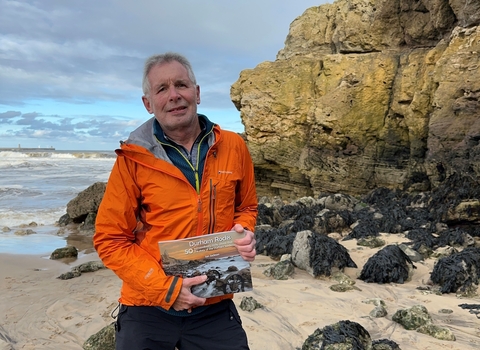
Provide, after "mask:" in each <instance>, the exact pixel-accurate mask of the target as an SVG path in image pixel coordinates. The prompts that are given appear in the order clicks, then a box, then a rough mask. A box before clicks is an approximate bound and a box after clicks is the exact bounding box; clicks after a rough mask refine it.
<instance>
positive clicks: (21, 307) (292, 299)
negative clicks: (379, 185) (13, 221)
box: [0, 235, 480, 350]
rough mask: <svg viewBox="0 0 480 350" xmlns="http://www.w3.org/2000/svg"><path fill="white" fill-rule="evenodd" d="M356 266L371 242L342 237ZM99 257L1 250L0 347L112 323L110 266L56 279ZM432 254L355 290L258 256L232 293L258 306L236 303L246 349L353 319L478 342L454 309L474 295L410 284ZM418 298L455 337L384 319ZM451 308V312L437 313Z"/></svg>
mask: <svg viewBox="0 0 480 350" xmlns="http://www.w3.org/2000/svg"><path fill="white" fill-rule="evenodd" d="M386 238H387V239H388V241H389V243H393V242H395V241H404V240H405V239H404V238H401V237H400V236H399V235H390V236H388V237H386ZM342 244H344V245H345V246H346V247H347V248H348V249H349V252H350V255H351V257H352V259H353V260H354V261H355V262H356V263H357V265H358V268H356V269H353V268H349V269H346V270H345V273H346V274H347V275H349V276H350V277H352V278H356V277H357V275H358V274H359V273H360V271H361V268H362V266H363V264H364V263H365V262H366V261H367V259H368V258H369V257H370V256H371V255H373V254H374V253H375V252H376V251H378V249H370V248H364V247H359V246H357V245H356V241H355V240H352V241H346V242H342ZM92 260H98V256H97V255H96V253H89V254H84V255H82V256H80V258H79V259H77V260H76V261H74V262H71V263H69V264H67V263H65V262H60V261H52V260H49V259H48V257H41V256H24V255H6V254H0V264H1V266H2V268H1V270H0V292H1V294H2V299H1V302H0V314H1V315H2V318H1V322H0V350H4V349H36V350H41V349H52V350H53V349H62V350H69V349H72V350H74V349H75V350H76V349H82V345H83V343H84V342H85V341H86V340H87V338H88V337H89V336H90V335H92V334H94V333H96V332H98V331H99V330H100V329H102V328H103V327H104V326H106V325H108V324H109V323H110V322H112V319H111V317H110V314H111V312H112V311H113V310H114V308H115V306H116V305H117V298H118V293H119V288H120V281H119V279H118V278H117V277H116V276H115V275H114V274H113V272H111V271H110V270H99V271H96V272H90V273H84V274H82V275H81V276H80V277H77V278H73V279H70V280H60V279H57V278H56V277H58V276H59V275H60V274H61V273H64V272H67V271H70V269H71V268H72V267H73V266H76V265H79V264H81V263H83V262H87V261H92ZM434 262H435V260H433V259H429V260H426V261H425V262H423V263H416V264H415V265H416V266H417V269H416V270H415V273H414V276H413V278H412V280H411V281H409V282H408V283H405V284H387V285H379V284H373V283H365V282H363V281H361V280H358V279H357V280H356V285H355V286H356V287H358V289H359V290H353V291H348V292H343V293H342V292H334V291H332V290H330V289H329V286H331V285H333V284H335V283H336V282H334V281H332V280H330V279H327V278H317V279H315V278H313V277H311V276H310V275H309V274H308V273H306V272H305V271H302V270H298V269H297V270H296V271H295V273H294V275H293V276H292V278H290V279H288V280H273V279H272V278H270V277H266V276H265V275H264V274H263V271H264V270H265V269H266V268H267V267H268V266H269V264H273V263H275V261H273V260H271V259H270V258H269V257H266V256H263V255H259V256H258V257H257V259H256V260H255V262H254V263H253V264H252V276H253V284H254V290H253V291H251V292H245V293H239V294H237V295H236V297H235V302H236V304H237V306H239V305H240V302H241V300H242V297H244V296H251V297H253V298H255V299H256V300H257V301H258V302H259V303H261V304H262V305H263V306H264V307H263V308H262V309H257V310H255V311H253V312H247V311H243V310H240V308H239V312H240V316H241V317H242V321H243V324H244V327H245V329H246V331H247V334H248V337H249V344H250V348H251V349H252V350H260V349H279V350H287V349H299V348H301V346H302V344H303V342H304V341H305V339H306V338H307V337H308V336H309V335H310V334H312V333H313V332H314V331H315V329H317V328H323V327H324V326H326V325H330V324H333V323H336V322H338V321H341V320H350V321H355V322H357V323H359V324H361V325H362V326H363V327H364V328H365V329H367V331H368V332H369V333H370V335H371V337H372V339H373V340H375V339H382V338H386V339H391V340H393V341H395V342H396V343H397V344H399V346H400V348H401V349H402V350H410V349H412V350H415V349H419V350H434V349H455V350H468V349H472V350H473V349H479V348H480V320H479V319H477V317H476V316H475V315H474V314H471V313H469V312H468V310H464V309H462V308H460V307H459V306H458V305H459V304H462V303H467V304H480V298H474V299H467V298H465V299H460V298H458V297H456V296H455V295H453V294H445V295H441V296H440V295H435V294H427V293H426V292H424V291H420V290H417V289H416V287H418V286H421V285H424V284H425V283H426V281H427V280H428V278H429V274H430V272H431V271H432V268H433V264H434ZM370 298H381V299H383V300H384V301H385V303H386V305H387V310H388V315H387V316H386V317H383V318H372V317H370V316H369V312H370V311H371V310H372V309H373V307H374V306H373V305H372V304H368V303H365V301H366V300H367V299H370ZM418 304H420V305H424V306H425V307H426V308H427V309H428V311H429V313H430V315H431V316H432V318H433V321H434V324H437V325H439V326H442V327H448V328H450V329H451V330H452V331H453V333H454V334H455V337H456V341H441V340H438V339H435V338H433V337H431V336H428V335H424V334H421V333H417V332H416V331H409V330H405V329H404V328H403V327H402V326H401V325H399V324H397V323H395V322H393V321H392V320H391V317H392V315H393V314H394V313H395V311H396V310H398V309H401V308H409V307H411V306H413V305H418ZM440 309H451V310H452V311H453V312H452V313H451V314H443V313H439V310H440Z"/></svg>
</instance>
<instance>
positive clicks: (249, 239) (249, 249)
mask: <svg viewBox="0 0 480 350" xmlns="http://www.w3.org/2000/svg"><path fill="white" fill-rule="evenodd" d="M233 230H234V231H235V232H238V233H245V237H243V238H239V239H236V240H235V241H233V243H235V246H236V247H237V249H238V252H239V253H240V256H241V257H242V258H243V260H246V261H253V260H255V255H257V252H256V251H255V244H256V241H255V235H254V233H253V232H252V231H248V230H246V229H244V228H243V227H242V225H240V224H235V226H233Z"/></svg>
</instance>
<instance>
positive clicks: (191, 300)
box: [172, 275, 207, 312]
mask: <svg viewBox="0 0 480 350" xmlns="http://www.w3.org/2000/svg"><path fill="white" fill-rule="evenodd" d="M206 280H207V276H206V275H202V276H196V277H191V278H184V279H183V283H182V289H181V290H180V294H178V297H177V300H175V302H174V303H173V305H172V308H173V309H174V310H175V311H182V310H188V312H191V311H192V308H193V307H197V306H202V305H203V304H205V301H206V300H207V299H205V298H199V297H197V296H195V295H193V294H192V291H191V290H190V288H191V287H193V286H196V285H197V284H202V283H203V282H205V281H206Z"/></svg>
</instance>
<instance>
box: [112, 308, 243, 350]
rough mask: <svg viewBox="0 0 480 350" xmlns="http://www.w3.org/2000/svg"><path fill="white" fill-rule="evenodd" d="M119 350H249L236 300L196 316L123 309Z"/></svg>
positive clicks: (118, 336) (118, 319)
mask: <svg viewBox="0 0 480 350" xmlns="http://www.w3.org/2000/svg"><path fill="white" fill-rule="evenodd" d="M116 330H117V331H116V333H115V342H116V347H115V349H116V350H147V349H148V350H174V349H175V348H177V349H179V350H200V349H205V350H207V349H208V350H248V349H249V348H248V341H247V335H246V333H245V331H244V330H243V328H242V321H241V320H240V316H239V315H238V311H237V309H236V307H235V304H234V303H233V301H232V300H223V301H221V302H220V303H218V304H214V305H211V306H210V307H208V308H207V309H206V310H205V311H202V312H201V313H199V314H197V315H193V316H186V317H180V316H172V315H169V314H167V313H166V312H164V311H162V310H159V309H157V308H156V307H152V306H125V305H121V306H120V311H119V313H118V318H117V323H116Z"/></svg>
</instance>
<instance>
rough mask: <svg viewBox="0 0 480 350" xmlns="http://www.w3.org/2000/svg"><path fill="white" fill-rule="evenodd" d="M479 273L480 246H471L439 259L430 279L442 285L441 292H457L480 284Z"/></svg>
mask: <svg viewBox="0 0 480 350" xmlns="http://www.w3.org/2000/svg"><path fill="white" fill-rule="evenodd" d="M479 274H480V248H474V247H469V248H465V249H464V250H463V251H461V252H459V253H455V254H453V255H451V256H447V257H444V258H441V259H439V260H438V261H437V263H436V264H435V266H434V267H433V271H432V273H431V275H430V279H431V280H432V282H433V283H434V284H437V285H439V286H440V292H441V293H456V292H465V291H467V290H468V289H469V288H471V287H475V286H478V283H479V278H480V275H479Z"/></svg>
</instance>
